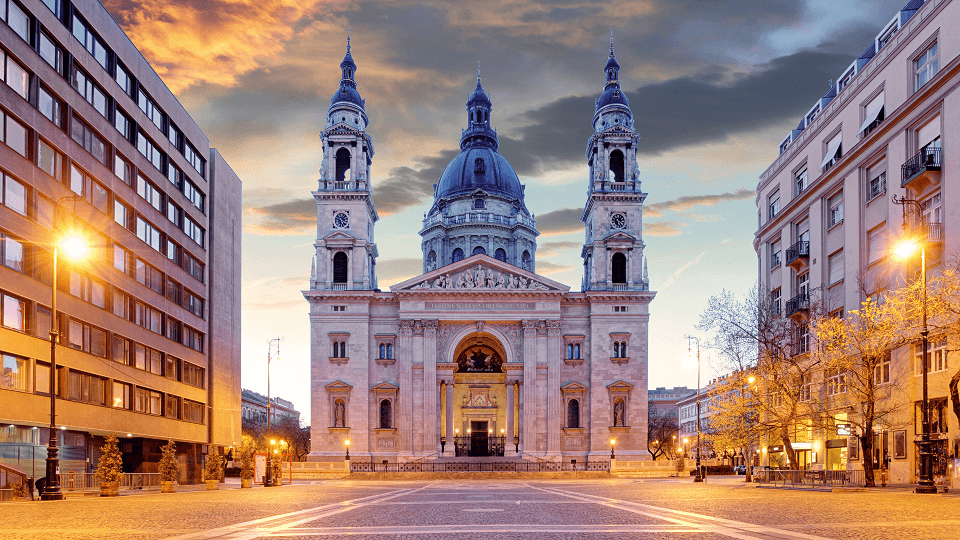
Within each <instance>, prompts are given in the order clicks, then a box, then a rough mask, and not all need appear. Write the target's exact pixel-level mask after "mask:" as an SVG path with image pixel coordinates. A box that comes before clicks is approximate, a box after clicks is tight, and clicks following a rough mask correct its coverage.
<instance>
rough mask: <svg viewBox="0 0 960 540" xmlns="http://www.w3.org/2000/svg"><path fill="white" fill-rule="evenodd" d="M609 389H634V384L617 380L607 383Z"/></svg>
mask: <svg viewBox="0 0 960 540" xmlns="http://www.w3.org/2000/svg"><path fill="white" fill-rule="evenodd" d="M607 390H633V385H632V384H630V383H628V382H626V381H622V380H621V381H615V382H612V383H610V384H608V385H607Z"/></svg>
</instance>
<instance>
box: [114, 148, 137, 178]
mask: <svg viewBox="0 0 960 540" xmlns="http://www.w3.org/2000/svg"><path fill="white" fill-rule="evenodd" d="M113 174H115V175H116V176H117V178H119V179H120V180H123V183H124V184H126V185H128V186H131V185H133V165H131V164H130V162H129V161H127V160H125V159H123V157H122V156H121V155H120V154H114V158H113Z"/></svg>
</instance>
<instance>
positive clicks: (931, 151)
mask: <svg viewBox="0 0 960 540" xmlns="http://www.w3.org/2000/svg"><path fill="white" fill-rule="evenodd" d="M940 165H941V161H940V147H939V146H924V147H923V148H921V149H920V151H919V152H917V154H916V155H915V156H913V157H912V158H910V159H908V160H907V162H906V163H904V164H903V165H902V166H901V167H900V175H901V178H902V182H901V183H900V187H906V185H907V184H908V183H910V181H911V180H913V179H914V178H915V177H917V176H918V175H919V174H920V173H923V172H926V171H939V170H940Z"/></svg>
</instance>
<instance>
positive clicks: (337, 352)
mask: <svg viewBox="0 0 960 540" xmlns="http://www.w3.org/2000/svg"><path fill="white" fill-rule="evenodd" d="M331 356H332V357H333V358H346V357H347V342H346V341H334V342H333V354H332V355H331Z"/></svg>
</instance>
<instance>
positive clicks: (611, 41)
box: [347, 26, 613, 54]
mask: <svg viewBox="0 0 960 540" xmlns="http://www.w3.org/2000/svg"><path fill="white" fill-rule="evenodd" d="M610 36H611V37H610V50H611V51H613V30H611V31H610ZM347 54H350V27H349V26H348V27H347Z"/></svg>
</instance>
